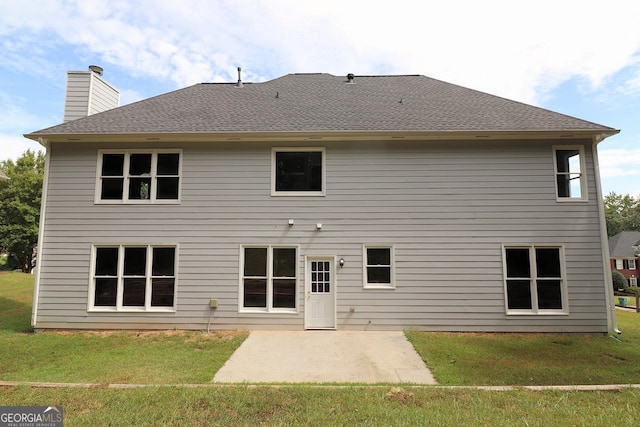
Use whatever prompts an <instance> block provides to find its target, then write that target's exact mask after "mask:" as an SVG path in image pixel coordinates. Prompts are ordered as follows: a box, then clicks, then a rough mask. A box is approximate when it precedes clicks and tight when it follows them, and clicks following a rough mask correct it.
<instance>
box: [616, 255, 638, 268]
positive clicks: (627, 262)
mask: <svg viewBox="0 0 640 427" xmlns="http://www.w3.org/2000/svg"><path fill="white" fill-rule="evenodd" d="M635 269H636V260H635V259H622V258H617V259H616V270H635Z"/></svg>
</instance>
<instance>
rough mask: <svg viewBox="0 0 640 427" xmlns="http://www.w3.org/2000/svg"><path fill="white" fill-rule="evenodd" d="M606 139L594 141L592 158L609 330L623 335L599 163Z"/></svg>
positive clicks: (600, 136)
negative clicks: (601, 143)
mask: <svg viewBox="0 0 640 427" xmlns="http://www.w3.org/2000/svg"><path fill="white" fill-rule="evenodd" d="M603 139H604V137H603V136H602V135H598V136H596V137H595V138H594V139H593V146H592V150H591V153H592V156H593V168H594V173H595V178H596V194H597V199H598V216H599V219H600V246H602V264H603V266H604V284H605V287H606V289H605V291H604V295H605V301H606V303H607V308H608V309H607V330H609V331H610V330H613V331H614V332H615V333H616V334H621V333H622V331H621V330H619V329H618V321H617V319H616V305H615V302H614V298H613V279H612V278H611V260H610V255H609V239H608V238H607V220H606V218H605V215H604V196H603V194H602V183H601V182H600V162H599V161H598V143H599V142H601V141H602V140H603Z"/></svg>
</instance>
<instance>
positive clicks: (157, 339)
mask: <svg viewBox="0 0 640 427" xmlns="http://www.w3.org/2000/svg"><path fill="white" fill-rule="evenodd" d="M32 292H33V276H31V275H28V274H23V273H17V272H12V273H2V274H0V313H2V314H1V315H0V342H1V343H2V346H0V379H2V380H6V381H45V382H85V383H99V384H107V383H134V384H180V383H208V382H210V381H211V379H212V378H213V375H214V374H215V373H216V372H217V371H218V369H220V367H222V365H223V364H224V362H226V361H227V359H228V358H229V356H230V355H231V354H232V353H233V352H234V351H235V349H236V348H238V346H239V345H240V344H241V343H242V341H244V339H245V338H246V336H247V333H246V332H237V331H233V332H214V333H211V334H207V333H204V332H198V331H192V332H175V331H174V332H172V331H168V332H44V333H39V334H33V333H31V332H30V326H29V325H30V321H31V299H32Z"/></svg>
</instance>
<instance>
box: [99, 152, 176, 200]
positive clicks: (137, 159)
mask: <svg viewBox="0 0 640 427" xmlns="http://www.w3.org/2000/svg"><path fill="white" fill-rule="evenodd" d="M98 156H99V158H98V173H99V175H98V178H99V179H98V180H97V182H98V184H97V185H98V188H97V189H96V202H97V203H123V202H124V203H151V202H155V203H176V202H177V201H178V200H179V198H180V157H181V156H180V152H175V151H166V152H165V151H148V152H138V151H124V152H112V151H101V152H99V154H98Z"/></svg>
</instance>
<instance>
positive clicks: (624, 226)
mask: <svg viewBox="0 0 640 427" xmlns="http://www.w3.org/2000/svg"><path fill="white" fill-rule="evenodd" d="M604 214H605V218H606V220H607V234H608V235H609V237H611V236H615V235H616V234H618V233H620V232H621V231H640V195H639V196H638V198H635V197H632V196H630V195H628V194H625V195H624V196H623V195H622V194H617V193H614V192H611V193H609V194H607V195H606V196H605V197H604Z"/></svg>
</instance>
